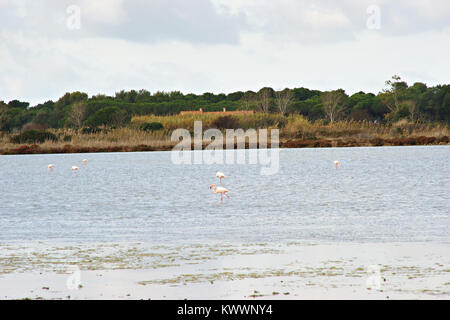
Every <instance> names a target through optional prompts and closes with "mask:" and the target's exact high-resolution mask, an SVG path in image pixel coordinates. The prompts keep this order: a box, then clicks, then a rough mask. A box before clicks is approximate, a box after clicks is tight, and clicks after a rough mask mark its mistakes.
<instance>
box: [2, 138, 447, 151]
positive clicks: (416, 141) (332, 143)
mask: <svg viewBox="0 0 450 320" xmlns="http://www.w3.org/2000/svg"><path fill="white" fill-rule="evenodd" d="M436 145H450V138H449V137H447V136H443V137H440V138H437V137H426V136H419V137H408V138H389V139H383V138H371V139H310V140H305V139H289V140H284V141H280V143H279V148H296V149H297V148H333V147H337V148H345V147H380V146H436ZM174 146H175V144H170V145H162V146H161V145H159V146H152V145H145V144H138V145H132V146H124V145H117V146H107V147H88V146H77V145H73V144H65V145H63V146H59V147H41V146H40V145H38V144H23V145H20V146H18V147H17V148H6V149H0V155H18V154H58V153H99V152H100V153H105V152H142V151H171V150H172V149H173V147H174ZM206 146H207V144H203V145H202V150H204V149H205V148H206ZM268 147H269V148H270V142H268ZM223 148H224V149H226V145H225V144H224V146H223ZM191 149H192V150H194V144H192V146H191ZM234 149H238V146H237V143H235V145H234ZM245 149H249V144H248V143H246V144H245ZM264 149H265V148H264Z"/></svg>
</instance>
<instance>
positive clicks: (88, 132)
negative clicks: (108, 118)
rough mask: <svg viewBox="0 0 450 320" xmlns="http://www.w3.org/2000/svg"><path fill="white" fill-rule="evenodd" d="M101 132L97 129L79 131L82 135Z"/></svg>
mask: <svg viewBox="0 0 450 320" xmlns="http://www.w3.org/2000/svg"><path fill="white" fill-rule="evenodd" d="M101 131H102V129H100V128H97V127H84V128H83V129H81V133H82V134H91V133H99V132H101Z"/></svg>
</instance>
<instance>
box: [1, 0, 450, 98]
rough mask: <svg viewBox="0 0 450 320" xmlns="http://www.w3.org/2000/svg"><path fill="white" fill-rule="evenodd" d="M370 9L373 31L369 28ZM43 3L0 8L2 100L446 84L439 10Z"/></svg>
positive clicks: (265, 3)
mask: <svg viewBox="0 0 450 320" xmlns="http://www.w3.org/2000/svg"><path fill="white" fill-rule="evenodd" d="M71 2H76V3H78V4H79V5H80V6H81V8H82V15H83V18H82V19H83V20H82V29H81V30H80V32H79V33H77V31H70V30H67V28H66V27H65V19H66V16H67V15H66V11H65V8H66V7H65V6H66V5H67V4H68V3H71ZM372 2H375V3H378V4H379V6H380V8H381V29H380V30H368V29H367V28H366V19H367V17H368V15H367V13H366V9H367V6H368V4H372ZM46 3H51V4H52V5H47V6H45V5H42V3H39V1H22V2H12V1H4V0H0V19H1V20H2V21H3V22H4V23H3V24H2V26H0V28H1V29H0V100H7V101H8V100H12V99H15V98H18V99H22V100H26V101H31V102H32V104H36V103H38V102H43V101H45V100H48V99H53V100H56V99H57V98H59V97H60V96H62V95H63V94H64V93H65V92H67V91H75V90H81V91H85V92H88V93H89V94H91V95H92V94H97V93H106V94H114V92H116V91H119V90H121V89H127V90H129V89H141V88H145V89H148V90H150V91H151V92H154V91H156V90H181V91H183V92H185V93H188V92H194V93H202V92H206V91H210V92H231V91H237V90H247V89H252V90H258V89H259V88H261V87H263V86H271V87H274V88H284V87H299V86H305V87H309V88H317V89H321V90H327V89H336V88H343V89H346V90H347V91H348V92H356V91H359V90H364V91H372V92H374V93H376V92H378V91H379V90H381V88H382V87H383V84H384V81H385V80H386V79H388V78H389V77H390V76H391V75H392V74H400V75H401V76H403V77H404V78H406V80H407V81H408V82H410V83H412V82H414V81H422V82H427V83H428V84H430V85H435V84H438V83H446V82H448V75H449V74H450V65H449V64H448V62H447V61H448V57H447V55H448V52H450V41H449V40H450V28H449V26H448V22H446V21H450V19H449V16H450V15H449V12H450V11H449V9H450V4H449V3H448V2H446V1H440V0H436V1H433V3H434V4H435V6H431V8H435V9H430V6H426V4H424V3H422V2H421V1H416V0H413V1H405V0H399V1H395V2H393V1H385V0H379V1H365V0H364V1H350V0H343V1H339V2H337V1H331V0H322V1H307V0H299V1H294V0H280V1H269V0H258V1H256V0H241V1H239V0H232V1H228V0H227V1H223V0H214V4H212V3H210V2H208V1H206V0H192V1H181V0H174V1H172V2H171V3H170V5H168V4H166V3H165V2H163V1H160V0H156V1H151V2H146V1H138V0H136V1H132V2H128V1H127V2H122V1H119V0H114V1H113V2H109V1H108V2H107V1H100V2H95V4H94V2H88V1H87V0H86V1H85V0H80V1H75V0H74V1H65V0H64V1H58V2H46ZM108 4H110V6H109V5H108ZM123 8H125V10H123Z"/></svg>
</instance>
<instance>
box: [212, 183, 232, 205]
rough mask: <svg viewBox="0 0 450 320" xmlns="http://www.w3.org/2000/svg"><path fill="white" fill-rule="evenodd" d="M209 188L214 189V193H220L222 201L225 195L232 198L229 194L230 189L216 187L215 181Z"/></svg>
mask: <svg viewBox="0 0 450 320" xmlns="http://www.w3.org/2000/svg"><path fill="white" fill-rule="evenodd" d="M209 188H210V189H213V193H215V194H217V193H220V201H223V195H225V196H226V197H227V198H228V199H230V196H229V195H228V194H227V193H228V192H230V191H229V190H228V189H225V188H223V187H216V185H215V184H214V183H213V184H212V185H210V186H209Z"/></svg>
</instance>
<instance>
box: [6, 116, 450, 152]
mask: <svg viewBox="0 0 450 320" xmlns="http://www.w3.org/2000/svg"><path fill="white" fill-rule="evenodd" d="M194 121H202V128H203V130H207V129H210V128H218V129H220V130H222V131H224V130H225V129H237V128H242V129H244V130H247V129H251V128H253V129H262V128H265V129H269V131H270V130H271V129H279V130H280V147H285V148H305V147H350V146H351V147H353V146H383V145H388V146H397V145H447V144H449V143H450V139H449V136H450V128H449V126H448V125H446V124H442V123H430V122H426V123H419V122H416V123H411V122H407V121H404V120H403V121H400V122H397V123H394V124H377V123H373V122H367V121H342V122H334V123H329V124H325V123H324V122H322V121H316V122H311V121H308V120H306V119H305V118H303V117H302V116H299V115H295V116H282V115H279V114H254V115H235V116H220V115H187V116H142V117H134V118H133V119H132V121H131V124H130V125H129V126H127V127H123V128H115V129H112V128H102V129H98V130H95V132H91V133H87V132H86V130H84V131H83V130H81V129H78V130H76V129H57V130H53V129H50V130H48V131H49V132H51V133H53V134H54V135H55V137H56V138H55V139H53V140H46V141H44V142H42V143H35V142H33V143H30V142H28V143H13V141H14V137H15V136H16V135H17V134H18V133H15V134H5V133H3V134H2V135H1V137H0V153H1V154H33V153H84V152H122V151H154V150H171V149H172V148H173V146H174V145H175V144H176V143H177V142H173V141H171V139H170V138H171V134H172V132H173V130H175V129H178V128H184V129H187V130H189V131H190V132H192V131H193V128H194ZM148 123H160V124H162V129H159V130H154V131H149V130H147V131H145V130H142V126H143V125H144V124H148ZM16 142H17V141H16ZM205 146H206V145H205Z"/></svg>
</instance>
